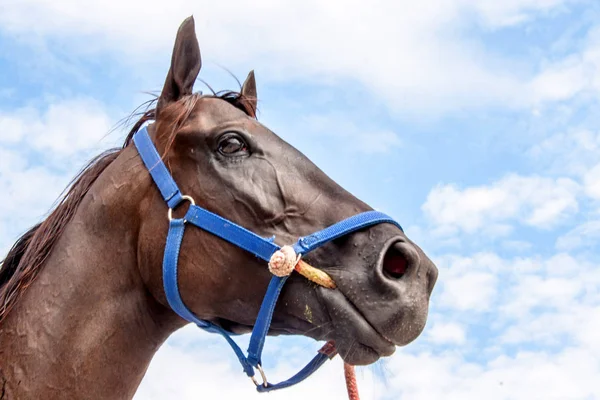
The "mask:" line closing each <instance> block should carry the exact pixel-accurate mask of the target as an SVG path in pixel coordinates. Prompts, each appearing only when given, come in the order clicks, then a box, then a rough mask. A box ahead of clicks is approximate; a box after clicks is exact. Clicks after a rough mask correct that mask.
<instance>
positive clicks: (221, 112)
mask: <svg viewBox="0 0 600 400" xmlns="http://www.w3.org/2000/svg"><path fill="white" fill-rule="evenodd" d="M191 122H192V123H194V124H198V125H199V127H200V128H201V129H210V128H213V127H215V126H219V125H224V124H230V123H233V124H236V123H237V124H240V125H244V126H246V127H248V128H250V127H252V126H255V127H258V126H260V124H259V123H257V121H256V120H254V119H252V118H250V117H248V115H247V114H246V113H244V112H243V111H242V110H240V109H238V108H236V107H234V106H232V105H231V104H229V103H228V102H226V101H225V100H221V99H219V98H202V99H200V100H199V101H198V103H197V104H196V106H195V108H194V112H193V113H192V116H191Z"/></svg>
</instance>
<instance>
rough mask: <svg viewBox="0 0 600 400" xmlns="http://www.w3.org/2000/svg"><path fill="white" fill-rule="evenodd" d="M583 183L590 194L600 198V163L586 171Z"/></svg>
mask: <svg viewBox="0 0 600 400" xmlns="http://www.w3.org/2000/svg"><path fill="white" fill-rule="evenodd" d="M583 184H584V188H585V192H586V193H587V195H588V196H590V197H591V198H593V199H596V200H600V163H599V164H596V166H594V167H593V168H592V169H590V170H589V171H587V172H586V173H585V175H584V176H583Z"/></svg>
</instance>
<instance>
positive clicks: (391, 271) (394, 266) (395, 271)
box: [383, 243, 408, 279]
mask: <svg viewBox="0 0 600 400" xmlns="http://www.w3.org/2000/svg"><path fill="white" fill-rule="evenodd" d="M399 246H400V244H399V243H396V244H394V245H392V246H391V247H390V248H389V249H388V251H387V252H386V253H385V256H384V257H383V271H384V272H385V273H386V274H387V275H388V276H390V277H391V278H394V279H400V278H402V277H403V276H404V274H405V273H406V270H407V269H408V259H407V258H406V256H405V254H404V252H403V251H402V250H401V249H399V248H398V247H399Z"/></svg>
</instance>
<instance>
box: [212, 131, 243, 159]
mask: <svg viewBox="0 0 600 400" xmlns="http://www.w3.org/2000/svg"><path fill="white" fill-rule="evenodd" d="M218 150H219V153H221V154H223V155H225V156H234V155H241V154H240V153H246V152H248V146H247V145H246V143H245V142H244V140H243V139H242V138H241V137H239V136H227V137H225V138H223V139H222V140H221V141H220V142H219V147H218Z"/></svg>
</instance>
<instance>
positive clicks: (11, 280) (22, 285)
mask: <svg viewBox="0 0 600 400" xmlns="http://www.w3.org/2000/svg"><path fill="white" fill-rule="evenodd" d="M202 97H212V98H219V99H221V100H224V101H226V102H228V103H229V104H231V105H232V106H234V107H236V108H238V109H240V110H242V111H243V112H245V113H246V114H247V115H249V116H254V115H256V110H254V108H253V106H252V104H253V103H252V102H251V101H249V100H248V99H247V98H245V97H244V96H243V95H242V94H240V93H238V92H233V91H226V92H219V93H214V92H213V94H212V95H202V94H201V93H196V94H193V95H190V96H187V97H184V98H182V99H181V100H179V101H177V102H176V103H173V104H169V105H168V106H166V107H165V109H164V110H162V109H161V121H162V120H163V114H162V113H163V112H164V113H165V115H164V117H166V118H164V119H166V122H167V123H168V124H169V126H170V127H171V132H170V134H169V135H165V136H167V140H168V143H166V144H165V145H166V146H165V147H164V148H165V149H168V148H169V147H170V144H171V143H172V142H173V140H174V139H175V135H176V133H177V131H178V128H179V127H180V126H181V124H182V123H183V122H185V120H187V118H188V117H189V115H190V113H191V112H192V111H193V109H194V107H195V105H196V103H197V101H198V99H200V98H202ZM157 100H158V98H154V99H152V100H150V101H147V102H145V103H143V104H142V105H141V106H140V107H138V108H137V109H136V110H134V112H133V113H132V114H131V115H130V116H129V117H128V118H126V119H124V120H122V121H121V123H120V124H119V125H121V126H123V125H129V124H130V122H131V120H132V119H134V118H138V119H137V121H136V122H135V123H134V124H133V125H132V127H131V129H130V131H129V133H128V135H127V137H126V139H125V143H124V144H123V147H122V148H117V149H111V150H108V151H106V152H104V153H102V154H100V155H99V156H97V157H95V158H94V159H93V160H91V161H90V162H89V163H88V164H87V166H86V167H85V168H83V169H82V170H81V171H80V172H79V174H78V175H77V176H76V177H75V178H74V179H73V180H72V181H71V183H70V184H69V186H68V187H67V190H65V192H64V194H63V195H62V197H61V198H60V200H59V201H58V203H57V205H56V207H55V208H54V210H53V211H52V212H51V213H50V215H49V216H48V217H47V218H46V219H45V220H44V221H42V222H41V223H38V224H37V225H35V226H33V227H32V228H30V229H29V230H28V231H27V232H26V233H25V234H24V235H23V236H21V237H20V238H19V239H18V240H17V241H16V242H15V244H14V245H13V247H12V248H11V249H10V251H9V252H8V254H7V255H6V258H4V260H3V261H2V262H1V263H0V324H1V323H2V321H3V320H4V319H5V318H6V315H7V314H8V312H9V311H10V310H11V308H12V307H13V306H14V305H15V303H16V302H17V301H18V299H19V298H20V297H21V295H22V294H23V292H24V291H25V290H26V289H27V288H28V287H29V286H30V285H31V284H32V283H33V282H34V280H35V278H36V277H37V276H38V274H39V272H40V271H41V269H42V268H43V266H44V264H45V261H46V260H47V259H48V256H49V255H50V252H51V251H52V249H53V248H54V245H55V244H56V242H57V241H58V239H59V238H60V236H61V235H62V233H63V232H64V230H65V228H66V226H67V224H68V223H69V222H70V221H71V219H72V218H73V216H74V215H75V212H76V211H77V208H78V206H79V204H81V201H82V200H83V198H84V197H85V195H86V194H87V193H88V191H89V190H90V188H91V187H92V185H93V183H94V182H95V181H96V179H97V178H98V177H99V176H100V174H102V172H103V171H104V170H105V169H106V168H107V167H108V166H109V165H110V164H111V163H112V162H113V161H114V160H115V159H116V158H117V157H118V156H119V154H120V153H121V151H122V150H123V149H124V148H125V147H127V146H128V145H129V144H130V143H131V141H132V138H133V135H134V134H135V133H136V132H137V131H138V130H139V129H140V128H141V127H142V126H143V125H144V124H145V123H147V122H149V121H153V120H155V119H156V107H155V106H156V103H157ZM140 109H144V110H143V111H138V110H140Z"/></svg>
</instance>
